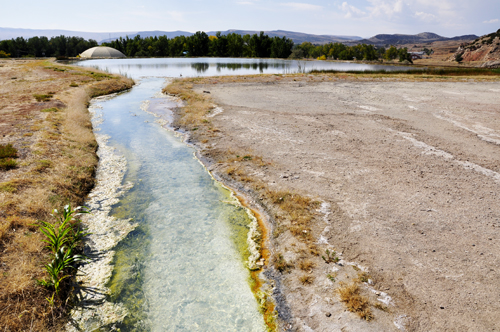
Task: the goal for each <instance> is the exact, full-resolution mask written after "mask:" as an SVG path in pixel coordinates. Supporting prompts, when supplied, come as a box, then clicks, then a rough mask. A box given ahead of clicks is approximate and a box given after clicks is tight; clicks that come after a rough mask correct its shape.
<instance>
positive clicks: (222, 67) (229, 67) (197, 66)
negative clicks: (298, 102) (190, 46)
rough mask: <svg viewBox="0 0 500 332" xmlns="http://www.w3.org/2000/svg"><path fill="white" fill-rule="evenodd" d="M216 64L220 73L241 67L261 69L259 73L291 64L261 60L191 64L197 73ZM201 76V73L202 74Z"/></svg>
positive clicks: (201, 72)
mask: <svg viewBox="0 0 500 332" xmlns="http://www.w3.org/2000/svg"><path fill="white" fill-rule="evenodd" d="M211 65H212V66H215V67H216V70H217V72H218V73H219V74H222V73H227V71H228V70H232V71H237V70H240V69H246V70H250V69H251V70H253V71H257V70H258V71H259V73H261V74H262V73H264V71H266V70H267V69H268V68H269V67H272V68H274V69H287V68H288V67H289V66H287V64H282V63H271V64H269V63H266V62H259V63H255V62H254V63H215V64H209V63H206V62H195V63H193V64H191V67H192V68H193V69H194V70H196V73H197V74H204V73H205V72H206V71H207V70H208V69H209V68H210V66H211ZM200 76H201V75H200ZM203 76H205V75H203Z"/></svg>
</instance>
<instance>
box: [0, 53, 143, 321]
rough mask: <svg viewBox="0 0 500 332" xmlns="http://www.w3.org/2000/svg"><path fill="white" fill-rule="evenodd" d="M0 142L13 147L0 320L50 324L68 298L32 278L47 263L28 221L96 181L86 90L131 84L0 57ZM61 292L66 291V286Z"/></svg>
mask: <svg viewBox="0 0 500 332" xmlns="http://www.w3.org/2000/svg"><path fill="white" fill-rule="evenodd" d="M0 82H1V83H2V85H1V87H2V88H1V90H0V116H1V117H2V120H3V121H4V122H5V124H6V125H5V126H2V127H1V128H0V144H3V145H6V144H11V145H12V146H13V147H14V148H15V149H16V150H17V151H18V152H17V158H16V159H15V163H16V165H15V166H14V167H12V168H10V169H3V170H0V221H1V222H0V260H1V262H2V266H1V267H0V269H1V272H2V274H1V275H0V278H1V283H0V285H1V286H0V312H1V313H2V314H1V315H0V326H2V327H3V328H4V329H5V330H10V331H21V330H26V331H28V330H29V331H47V330H50V331H56V330H59V329H60V328H61V326H63V324H64V323H65V322H66V314H67V312H68V309H69V306H70V304H71V301H66V300H67V298H66V297H65V296H64V295H62V296H61V297H59V298H56V299H55V303H54V305H53V306H52V305H50V304H49V303H48V301H47V300H46V298H47V297H48V298H50V297H51V295H52V294H51V291H50V290H48V289H45V288H43V287H41V286H39V285H37V282H36V280H41V279H44V278H45V277H46V275H45V274H44V272H43V270H42V267H43V264H44V263H48V261H49V259H48V255H49V251H48V250H47V249H46V248H44V245H45V243H44V242H42V239H43V237H42V234H41V233H40V231H39V230H38V229H37V227H36V226H34V225H33V224H34V223H35V222H36V221H37V220H43V221H47V222H52V221H54V218H53V217H52V216H51V212H52V210H53V209H54V208H58V209H61V207H62V206H63V205H65V204H68V203H70V204H71V205H72V206H78V205H82V204H83V202H84V199H85V196H86V195H87V193H88V192H89V191H90V190H91V188H92V187H93V185H94V180H95V179H94V174H95V169H96V166H97V161H98V160H97V156H96V150H97V143H96V141H95V137H94V134H93V132H92V124H91V122H90V115H89V113H88V110H87V105H88V102H89V100H90V99H91V98H93V97H96V96H100V95H104V94H109V93H113V92H118V91H122V90H125V89H129V88H130V87H131V86H132V85H133V81H132V80H130V79H127V78H123V77H119V76H116V75H110V74H108V73H104V72H100V71H96V70H88V69H84V68H80V67H71V66H67V65H62V64H58V63H55V62H52V61H43V60H42V61H13V60H5V61H2V62H1V63H0ZM65 293H66V294H67V293H68V292H65Z"/></svg>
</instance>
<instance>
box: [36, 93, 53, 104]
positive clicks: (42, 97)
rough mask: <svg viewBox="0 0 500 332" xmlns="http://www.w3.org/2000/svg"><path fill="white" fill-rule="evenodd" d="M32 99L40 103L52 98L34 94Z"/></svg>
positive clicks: (47, 95)
mask: <svg viewBox="0 0 500 332" xmlns="http://www.w3.org/2000/svg"><path fill="white" fill-rule="evenodd" d="M33 97H35V99H36V101H38V102H42V101H50V99H51V98H52V97H53V95H52V94H46V95H42V94H34V95H33Z"/></svg>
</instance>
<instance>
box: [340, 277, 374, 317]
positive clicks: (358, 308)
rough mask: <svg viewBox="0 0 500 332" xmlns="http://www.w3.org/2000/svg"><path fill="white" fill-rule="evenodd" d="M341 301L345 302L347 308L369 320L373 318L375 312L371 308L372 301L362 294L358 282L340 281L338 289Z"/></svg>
mask: <svg viewBox="0 0 500 332" xmlns="http://www.w3.org/2000/svg"><path fill="white" fill-rule="evenodd" d="M336 292H337V294H338V295H339V298H340V301H342V302H344V304H345V305H346V307H347V309H348V310H349V311H351V312H354V313H356V314H358V315H359V317H361V318H362V319H365V320H367V321H370V320H372V319H373V318H374V317H373V313H372V311H371V309H370V301H369V300H368V298H367V297H365V296H363V295H361V289H360V288H359V283H358V282H352V283H349V284H348V283H344V282H340V283H339V288H337V289H336Z"/></svg>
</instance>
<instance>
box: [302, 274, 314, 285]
mask: <svg viewBox="0 0 500 332" xmlns="http://www.w3.org/2000/svg"><path fill="white" fill-rule="evenodd" d="M299 281H300V282H301V283H302V284H303V285H311V284H312V283H313V282H314V276H312V275H307V274H305V275H303V276H301V277H300V278H299Z"/></svg>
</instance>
